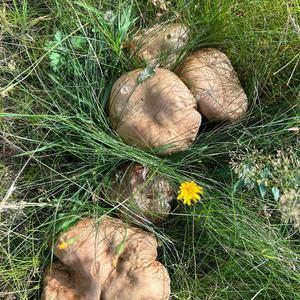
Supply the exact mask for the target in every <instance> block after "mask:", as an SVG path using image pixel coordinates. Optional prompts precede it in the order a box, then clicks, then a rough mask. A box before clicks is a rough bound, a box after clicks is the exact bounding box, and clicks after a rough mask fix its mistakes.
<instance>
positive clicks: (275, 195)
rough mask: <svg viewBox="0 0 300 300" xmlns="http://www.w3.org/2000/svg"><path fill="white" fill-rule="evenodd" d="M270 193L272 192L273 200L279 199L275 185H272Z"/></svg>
mask: <svg viewBox="0 0 300 300" xmlns="http://www.w3.org/2000/svg"><path fill="white" fill-rule="evenodd" d="M272 194H273V197H274V200H276V201H277V200H278V199H279V196H280V193H279V189H278V187H277V186H273V187H272Z"/></svg>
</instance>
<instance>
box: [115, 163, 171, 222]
mask: <svg viewBox="0 0 300 300" xmlns="http://www.w3.org/2000/svg"><path fill="white" fill-rule="evenodd" d="M174 197H175V193H174V191H173V189H172V186H171V185H170V183H169V182H168V181H167V179H166V178H165V177H163V176H162V175H158V174H154V173H153V172H151V171H149V169H148V168H147V167H144V166H142V165H139V164H137V163H135V164H131V165H127V166H125V167H124V168H122V169H121V170H119V171H118V172H117V174H116V179H115V181H114V182H113V184H112V189H111V198H112V200H113V201H116V202H118V203H119V202H122V206H121V209H120V210H119V212H120V215H121V216H122V218H123V219H126V220H129V221H130V220H132V219H133V220H135V219H140V220H143V219H147V220H149V221H151V222H153V223H156V224H158V223H160V222H161V221H162V220H163V219H164V218H166V217H167V215H168V213H169V212H170V210H171V205H170V203H171V201H172V200H173V198H174Z"/></svg>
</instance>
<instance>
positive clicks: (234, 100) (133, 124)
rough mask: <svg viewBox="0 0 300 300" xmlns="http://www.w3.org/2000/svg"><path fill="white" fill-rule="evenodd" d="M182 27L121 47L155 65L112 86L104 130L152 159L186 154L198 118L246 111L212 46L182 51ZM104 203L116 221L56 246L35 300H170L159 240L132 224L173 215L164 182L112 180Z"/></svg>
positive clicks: (81, 225) (129, 170)
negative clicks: (110, 202) (112, 208)
mask: <svg viewBox="0 0 300 300" xmlns="http://www.w3.org/2000/svg"><path fill="white" fill-rule="evenodd" d="M187 40H188V29H187V28H186V27H185V26H183V25H181V24H170V25H164V26H158V25H156V26H154V27H152V28H150V29H147V30H142V31H140V32H138V33H137V34H136V35H135V36H134V37H133V38H132V39H131V40H130V43H129V44H128V46H129V49H130V51H131V53H132V55H133V56H135V57H136V58H138V59H140V60H142V61H144V62H146V63H147V65H148V66H149V65H150V66H151V67H152V69H151V70H152V73H151V72H150V73H149V74H147V72H146V76H144V78H143V79H141V77H143V74H145V70H147V68H146V69H144V70H143V69H137V70H133V71H130V72H128V73H126V74H123V75H122V76H121V77H120V78H119V79H118V80H117V81H116V82H115V83H114V85H113V88H112V91H111V95H110V101H109V107H108V113H109V118H110V120H111V125H112V127H113V128H114V130H115V131H116V132H117V133H118V135H119V136H120V138H121V139H122V140H123V141H124V142H125V143H126V144H129V145H133V146H136V147H139V148H141V149H144V150H147V151H153V152H154V153H158V154H159V155H170V154H172V153H175V152H178V151H183V150H185V149H187V148H188V147H190V146H191V144H192V143H193V141H194V140H195V138H196V136H197V133H198V131H199V128H200V125H201V121H202V115H203V116H204V117H205V118H206V119H207V120H209V121H235V120H237V119H239V118H241V117H242V116H243V115H244V114H245V112H246V110H247V107H248V102H247V97H246V94H245V92H244V90H243V88H242V87H241V84H240V82H239V79H238V77H237V75H236V73H235V71H234V69H233V67H232V65H231V63H230V60H229V59H228V57H227V56H226V55H225V54H224V53H222V52H220V51H218V50H217V49H213V48H204V49H200V50H197V51H195V52H192V53H189V54H188V55H186V58H185V59H184V60H183V61H182V62H181V64H180V65H179V66H177V67H176V68H175V70H174V72H172V71H171V70H170V69H174V68H173V67H174V65H175V64H177V60H178V58H179V55H180V54H182V53H184V49H185V46H186V42H187ZM110 196H111V197H110V198H112V199H114V200H113V201H115V202H116V204H117V205H116V206H117V207H120V208H121V209H119V216H120V218H122V219H123V220H125V221H126V222H123V221H121V220H119V219H117V218H111V217H107V216H106V217H103V218H102V219H101V220H100V221H98V222H97V221H96V220H93V219H83V220H81V221H79V222H78V223H77V224H76V225H74V226H73V227H71V228H70V229H69V230H68V231H67V232H65V233H63V234H62V235H61V237H60V238H59V240H58V241H57V242H56V244H55V245H54V254H55V256H56V257H57V258H58V259H59V261H58V262H55V263H54V264H53V265H52V266H51V268H49V269H48V270H47V271H46V274H45V277H44V290H43V294H42V299H46V300H51V299H53V300H54V299H57V300H60V299H61V300H62V299H64V300H71V299H86V300H87V299H103V300H112V299H124V300H127V299H128V300H129V299H130V300H135V299H136V300H141V299H147V300H151V299H152V300H158V299H160V300H161V299H162V300H164V299H169V296H170V279H169V275H168V272H167V270H166V269H165V268H164V266H163V265H162V264H160V263H159V262H158V261H157V260H156V257H157V250H156V249H157V246H158V245H157V241H156V239H155V237H154V236H153V235H152V234H150V233H149V232H146V231H144V230H142V229H139V228H137V227H134V226H132V225H129V222H128V221H130V219H128V217H129V218H130V217H133V218H132V219H135V220H141V221H148V222H152V223H155V224H158V223H159V222H161V220H162V219H164V218H165V217H166V216H167V215H168V213H169V212H170V209H171V205H170V203H171V201H172V199H173V198H174V196H175V195H174V192H173V188H172V187H171V185H170V183H169V182H168V180H167V179H166V178H164V177H163V176H161V175H157V174H154V173H153V172H151V171H150V170H148V169H147V168H146V167H144V166H141V165H139V164H137V163H134V164H130V165H127V166H124V167H123V168H122V169H121V170H119V171H118V172H117V174H116V176H115V178H114V179H113V180H112V184H111V188H110Z"/></svg>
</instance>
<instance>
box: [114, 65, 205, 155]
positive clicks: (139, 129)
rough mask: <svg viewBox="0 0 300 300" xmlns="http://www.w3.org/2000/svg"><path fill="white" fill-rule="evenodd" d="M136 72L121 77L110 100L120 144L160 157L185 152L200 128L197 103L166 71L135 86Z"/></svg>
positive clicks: (173, 76) (175, 76) (158, 70)
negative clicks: (123, 143)
mask: <svg viewBox="0 0 300 300" xmlns="http://www.w3.org/2000/svg"><path fill="white" fill-rule="evenodd" d="M141 72H142V70H141V69H137V70H134V71H131V72H129V73H126V74H124V75H122V76H121V77H120V78H119V79H118V80H117V81H116V82H115V83H114V85H113V88H112V91H111V95H110V100H109V117H110V120H111V124H112V127H113V128H114V129H115V130H116V132H117V133H118V134H119V136H120V137H121V138H122V140H123V141H124V142H125V143H127V144H129V145H134V146H137V147H140V148H142V149H145V150H150V149H155V148H158V147H160V148H159V149H160V151H159V154H164V155H167V154H170V153H173V152H177V151H181V150H185V149H187V148H188V147H189V146H190V145H191V144H192V142H193V141H194V139H195V137H196V135H197V132H198V130H199V127H200V124H201V115H200V113H199V112H198V111H197V109H196V108H197V107H196V106H197V105H196V101H195V99H194V97H193V95H192V94H191V92H190V91H189V89H188V88H187V87H186V86H185V84H184V83H183V82H182V81H181V80H180V79H179V78H178V76H177V75H175V74H174V73H172V72H171V71H169V70H166V69H160V68H157V69H155V74H154V75H153V76H152V77H150V78H148V79H146V80H144V81H143V82H141V83H138V77H139V75H140V73H141ZM156 150H158V149H156Z"/></svg>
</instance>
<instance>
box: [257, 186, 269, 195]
mask: <svg viewBox="0 0 300 300" xmlns="http://www.w3.org/2000/svg"><path fill="white" fill-rule="evenodd" d="M258 189H259V193H260V195H261V197H262V198H264V197H265V195H266V193H267V190H266V186H265V185H264V184H263V183H260V184H259V185H258Z"/></svg>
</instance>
